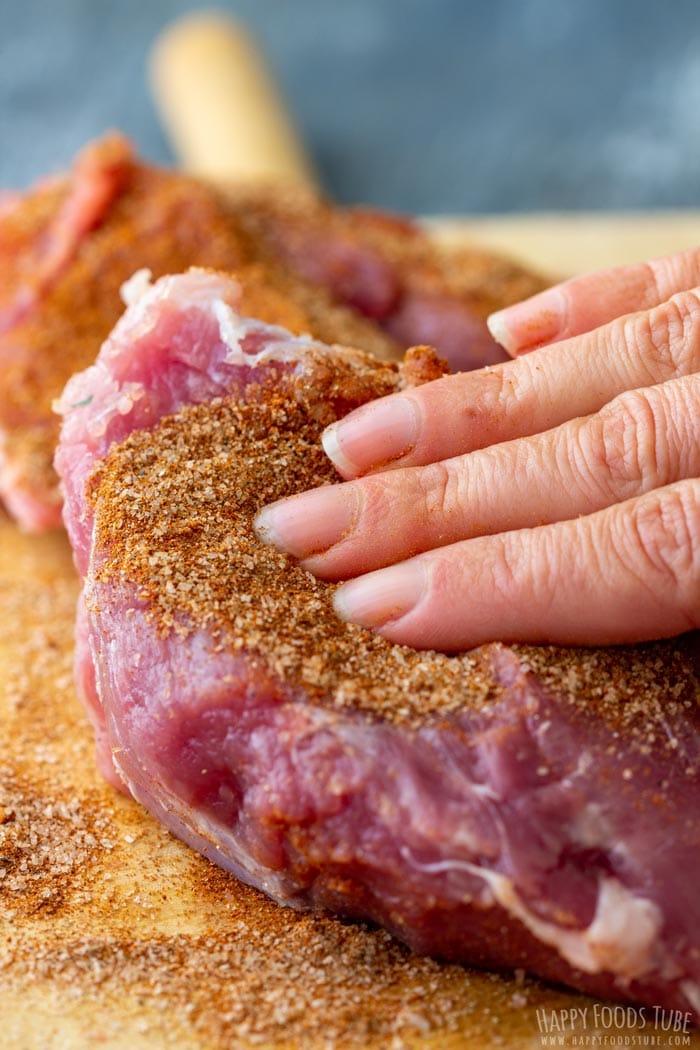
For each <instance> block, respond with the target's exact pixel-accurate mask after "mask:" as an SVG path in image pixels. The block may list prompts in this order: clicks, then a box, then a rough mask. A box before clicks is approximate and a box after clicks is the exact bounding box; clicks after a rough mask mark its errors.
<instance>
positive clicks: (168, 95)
mask: <svg viewBox="0 0 700 1050" xmlns="http://www.w3.org/2000/svg"><path fill="white" fill-rule="evenodd" d="M150 78H151V87H152V91H153V95H154V98H155V102H156V107H157V109H158V112H159V114H160V116H161V119H162V121H163V124H164V126H165V128H166V130H167V132H168V134H169V136H170V139H171V141H172V142H173V144H174V146H175V150H176V152H177V154H178V159H179V160H180V163H181V164H182V166H183V167H184V168H185V169H186V170H187V171H190V172H192V173H193V174H196V175H199V176H203V177H205V178H209V179H213V180H217V181H242V180H248V179H250V180H255V181H257V182H261V181H268V182H269V181H275V182H286V183H288V184H294V185H296V186H302V187H307V188H311V189H313V188H315V187H316V186H317V185H318V180H317V178H316V176H315V174H314V171H313V167H312V164H311V161H310V160H309V157H308V156H307V154H306V151H305V150H304V147H303V146H302V143H301V140H300V138H299V135H298V133H297V131H296V129H295V127H294V125H293V122H292V120H291V117H290V115H289V113H288V111H287V109H286V107H285V105H284V102H283V100H282V97H281V95H280V92H279V91H278V89H277V87H276V85H275V82H274V80H273V77H272V75H271V73H270V71H269V69H268V67H267V65H266V63H265V60H264V58H263V56H262V53H261V51H260V49H259V48H258V47H257V46H256V44H255V42H254V41H253V39H252V37H251V36H250V34H249V33H248V32H246V31H245V30H244V29H243V28H242V27H241V26H240V25H238V24H237V23H235V22H234V21H232V20H231V19H229V18H227V17H226V16H224V15H221V14H211V13H197V14H194V15H189V16H186V17H185V18H183V19H180V20H178V21H177V22H175V23H174V24H172V25H170V26H168V27H167V28H166V29H165V30H164V31H163V32H162V34H161V35H160V37H158V39H157V40H156V43H155V45H154V47H153V51H152V53H151V61H150Z"/></svg>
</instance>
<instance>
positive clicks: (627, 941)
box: [401, 848, 662, 981]
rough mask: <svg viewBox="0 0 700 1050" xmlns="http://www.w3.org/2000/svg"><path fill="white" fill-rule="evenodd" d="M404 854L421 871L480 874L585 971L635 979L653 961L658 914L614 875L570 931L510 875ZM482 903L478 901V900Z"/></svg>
mask: <svg viewBox="0 0 700 1050" xmlns="http://www.w3.org/2000/svg"><path fill="white" fill-rule="evenodd" d="M401 852H402V855H403V856H404V858H405V859H406V860H407V861H408V862H409V863H410V864H412V865H413V866H414V867H416V868H418V869H419V870H421V871H428V872H435V873H446V872H450V871H464V872H468V873H469V874H470V875H474V876H476V877H477V878H480V879H483V881H484V882H485V883H486V884H487V885H488V887H489V889H490V891H491V894H492V896H493V899H494V900H495V901H497V902H498V904H500V905H501V907H502V908H504V909H505V910H506V911H508V912H509V913H510V914H511V915H512V916H513V917H514V918H516V919H519V921H520V922H521V923H522V924H523V926H525V927H527V929H528V930H529V931H530V933H532V934H534V936H535V937H537V939H538V940H540V941H542V942H543V943H544V944H549V945H551V946H552V947H553V948H556V950H557V951H558V952H559V954H560V955H561V956H562V958H563V959H566V961H567V962H568V963H569V964H570V965H571V966H575V967H577V968H578V969H579V970H583V971H584V972H585V973H602V972H604V971H610V972H612V973H615V974H617V975H619V976H620V977H623V978H627V979H628V980H630V981H631V980H635V979H638V978H641V977H643V976H644V975H645V974H647V973H650V972H651V971H652V970H653V969H654V967H655V965H656V962H657V960H656V957H655V951H654V947H655V943H656V940H657V937H658V935H659V932H660V930H661V926H662V919H661V913H660V911H659V909H658V908H657V906H656V905H655V904H654V903H653V902H652V901H650V900H648V899H647V898H646V897H635V896H634V894H632V893H630V891H629V890H628V889H627V888H626V887H625V886H623V885H622V883H621V882H619V881H618V880H617V879H612V878H602V879H601V880H600V883H599V886H598V902H597V905H596V911H595V915H594V916H593V921H592V922H591V924H590V925H589V926H587V927H586V928H585V929H583V930H571V929H566V928H564V927H562V926H558V925H557V924H556V923H553V922H548V921H547V920H546V919H542V918H540V916H538V915H535V914H534V912H532V911H531V910H530V909H529V908H528V907H527V905H526V904H524V903H523V901H522V900H521V898H520V897H519V896H518V894H517V892H516V890H515V888H514V886H513V881H512V879H509V878H507V877H506V876H505V875H501V874H500V873H498V872H494V871H488V870H487V869H486V868H481V867H479V866H478V865H477V864H470V863H469V862H468V861H462V860H445V861H439V862H438V863H436V864H421V863H420V862H418V861H417V860H416V859H415V857H413V856H412V855H411V854H410V851H409V850H407V849H405V848H404V849H402V851H401ZM482 903H483V901H482Z"/></svg>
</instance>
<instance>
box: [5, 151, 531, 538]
mask: <svg viewBox="0 0 700 1050" xmlns="http://www.w3.org/2000/svg"><path fill="white" fill-rule="evenodd" d="M302 201H303V202H304V203H303V204H302V203H301V202H302ZM194 264H196V265H199V266H210V267H213V268H216V269H223V270H229V271H230V270H240V269H241V267H250V266H254V267H256V269H257V281H256V283H259V282H260V281H261V280H264V283H265V284H266V285H267V286H268V287H269V288H270V289H276V290H277V291H278V292H280V293H281V295H282V296H283V298H284V300H285V302H286V303H287V307H286V316H285V318H284V323H285V325H286V327H288V328H290V329H291V330H293V331H294V332H296V333H297V334H301V333H303V332H309V333H310V334H311V335H313V336H314V337H316V338H319V339H322V340H323V341H324V342H346V343H350V344H351V345H353V346H358V347H360V348H361V349H364V350H367V351H370V352H371V353H374V354H377V355H378V356H380V357H385V358H386V357H389V358H391V357H397V356H399V353H400V346H401V345H403V346H408V345H409V344H411V343H417V342H423V341H426V340H430V341H431V342H433V343H434V344H435V345H437V346H438V348H441V347H442V346H444V350H445V353H446V354H448V355H452V358H453V363H454V364H456V365H458V366H459V367H467V366H469V367H474V366H476V365H479V364H482V363H486V362H487V361H489V360H491V359H493V357H494V355H496V356H499V355H500V353H501V351H499V350H498V349H497V348H496V346H495V344H494V343H493V342H492V341H491V340H490V338H489V337H488V335H487V333H486V328H485V324H484V317H485V316H486V313H487V312H488V310H489V309H495V308H497V307H499V306H504V305H505V304H506V303H507V302H512V301H513V300H514V299H516V298H520V297H522V296H524V295H527V294H530V293H531V292H533V291H537V290H538V289H539V288H541V287H542V281H541V280H540V279H538V278H536V277H534V276H531V275H529V274H527V273H526V272H525V271H523V270H522V269H520V268H518V267H516V266H513V265H511V264H509V263H505V262H503V261H502V260H499V259H497V258H495V257H492V256H486V255H484V254H482V253H476V252H475V253H468V252H462V253H449V252H448V253H446V252H441V251H440V250H439V249H437V248H435V247H433V246H432V245H431V243H430V242H429V240H428V239H427V238H426V237H425V236H424V235H422V234H420V233H419V232H418V231H417V230H416V229H415V228H413V227H411V226H410V224H408V223H405V222H398V221H397V220H395V219H389V218H387V217H381V216H376V215H363V214H361V213H348V212H342V211H340V210H337V209H332V208H331V207H329V206H328V205H325V204H323V203H321V202H319V201H318V200H317V199H316V198H314V197H311V196H304V195H301V196H299V197H297V196H294V195H290V194H286V195H285V194H282V193H280V194H278V195H274V194H272V193H271V191H269V190H268V191H267V193H264V192H259V193H255V194H253V193H250V192H248V193H247V194H246V193H243V191H241V192H239V193H234V192H233V191H232V192H231V193H230V194H229V193H226V194H225V193H224V192H223V191H222V190H221V189H217V188H214V187H213V186H208V185H205V184H203V183H200V182H197V181H196V180H194V179H191V178H188V177H186V176H184V175H179V174H175V173H173V172H165V171H159V170H157V169H154V168H150V167H147V166H145V165H143V164H141V163H139V162H138V161H137V159H136V157H135V156H134V153H133V151H132V149H131V147H130V145H129V143H128V142H127V141H126V140H125V139H124V138H123V137H122V136H120V135H116V134H115V135H112V136H108V137H106V138H105V139H103V140H101V141H100V142H97V143H95V144H93V145H91V146H89V147H87V148H86V149H85V150H84V151H83V152H82V153H81V154H80V155H79V156H78V158H77V160H76V162H75V165H74V168H73V171H72V173H71V175H70V176H67V177H63V178H55V179H52V180H46V181H44V182H43V183H42V184H40V185H39V186H38V187H37V188H36V189H35V190H34V191H33V192H31V193H29V194H27V195H25V196H23V197H21V196H15V197H8V198H5V197H3V198H0V385H1V386H2V391H3V396H2V398H1V399H0V499H1V500H4V502H5V504H6V506H7V508H8V510H9V511H10V513H12V514H13V515H14V516H15V517H16V518H17V520H18V521H19V522H20V524H22V525H23V526H24V527H25V528H27V529H31V530H34V531H37V530H40V529H43V528H47V527H50V526H52V525H55V524H57V523H58V522H59V520H60V494H59V491H58V486H57V483H56V477H55V474H54V472H53V469H52V466H51V463H52V459H53V453H54V450H55V445H56V441H57V438H58V429H57V421H56V418H55V416H54V415H53V413H52V411H51V404H52V401H53V399H54V398H56V397H57V396H58V395H59V394H60V392H61V390H62V389H63V387H64V385H65V383H66V382H67V380H68V379H69V377H70V376H71V375H72V374H73V372H75V371H78V370H80V369H83V368H86V367H87V366H88V365H89V364H90V363H92V361H94V359H95V356H96V354H97V351H98V349H99V346H100V344H101V343H102V341H103V340H104V339H105V338H106V336H107V334H108V333H109V331H110V329H111V328H112V326H113V325H114V323H115V322H116V320H117V318H118V317H119V315H120V313H121V311H122V308H123V304H122V302H121V300H120V296H119V290H120V287H121V285H122V283H123V282H125V281H126V280H127V278H130V277H131V275H132V274H133V273H134V272H135V271H137V270H140V269H149V270H150V271H151V273H152V275H153V276H156V277H157V276H160V275H162V274H165V273H176V272H179V271H181V270H183V269H186V268H187V267H188V266H190V265H194ZM460 275H461V276H460ZM267 319H269V320H275V321H276V320H278V318H277V316H272V317H270V318H267Z"/></svg>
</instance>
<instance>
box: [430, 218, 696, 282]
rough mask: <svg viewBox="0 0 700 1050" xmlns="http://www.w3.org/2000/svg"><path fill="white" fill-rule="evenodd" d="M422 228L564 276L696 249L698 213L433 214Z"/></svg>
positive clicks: (456, 242)
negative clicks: (481, 246) (687, 249)
mask: <svg viewBox="0 0 700 1050" xmlns="http://www.w3.org/2000/svg"><path fill="white" fill-rule="evenodd" d="M426 225H427V226H428V227H429V229H430V230H431V231H432V232H433V233H434V234H435V236H436V237H437V238H438V239H439V240H440V241H442V242H443V243H445V244H453V245H460V244H464V243H465V241H474V242H476V243H478V244H482V245H483V246H484V247H485V248H493V249H494V250H496V251H500V252H506V253H507V254H509V255H511V256H513V257H514V258H516V259H519V260H520V261H521V262H525V263H529V264H530V265H532V266H535V267H537V268H538V269H541V270H542V271H543V272H545V273H551V274H562V275H564V276H570V275H573V274H576V273H585V272H586V271H587V270H596V269H601V268H604V267H608V266H623V265H626V264H628V263H635V262H641V261H642V260H644V259H652V258H655V257H656V256H659V255H670V254H672V253H673V252H678V251H683V250H684V249H686V248H693V247H696V246H698V245H700V211H658V212H653V211H652V212H578V213H570V214H560V213H557V212H550V213H541V214H531V215H479V216H470V217H466V216H465V217H460V216H435V217H433V218H431V219H427V220H426Z"/></svg>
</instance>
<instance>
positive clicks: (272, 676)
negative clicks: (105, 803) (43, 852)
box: [57, 272, 700, 1016]
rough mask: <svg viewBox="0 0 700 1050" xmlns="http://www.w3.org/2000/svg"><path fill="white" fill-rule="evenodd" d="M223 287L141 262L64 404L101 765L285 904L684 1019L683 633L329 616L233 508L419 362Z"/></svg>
mask: <svg viewBox="0 0 700 1050" xmlns="http://www.w3.org/2000/svg"><path fill="white" fill-rule="evenodd" d="M247 294H250V292H248V293H247ZM263 294H264V293H263ZM241 295H242V292H241V289H240V287H239V286H238V285H237V283H236V282H235V281H232V280H230V279H227V278H224V277H219V276H216V275H214V274H207V273H202V272H191V273H189V274H187V275H184V276H179V277H168V278H165V279H163V280H161V281H159V282H157V283H156V284H155V286H154V287H152V288H151V289H149V290H147V291H145V292H144V293H143V294H142V296H141V298H140V299H139V300H138V301H137V302H135V303H134V305H132V306H131V308H130V309H129V310H128V311H127V313H126V314H125V316H124V317H123V319H122V320H121V321H120V322H119V324H118V325H117V327H116V329H115V330H114V332H113V334H112V335H111V336H110V338H109V339H108V340H107V342H106V344H105V346H104V347H103V349H102V351H101V353H100V355H99V358H98V360H97V363H96V365H95V366H94V367H92V368H90V369H88V370H87V371H86V372H84V373H83V374H82V375H79V376H76V377H74V378H73V379H72V380H71V381H70V383H69V384H68V386H67V388H66V391H65V393H64V395H63V398H62V402H61V411H62V413H63V430H62V439H61V445H60V448H59V451H58V455H57V466H58V469H59V472H60V474H61V476H62V478H63V482H64V485H65V488H66V503H65V516H66V525H67V528H68V531H69V534H70V537H71V541H72V543H73V546H74V550H75V556H76V561H77V564H78V566H79V568H80V571H81V573H82V574H83V576H84V590H83V604H82V608H81V613H80V616H79V621H78V668H77V670H78V681H79V685H80V687H81V689H82V691H83V693H84V695H85V701H86V704H87V706H88V709H89V711H90V713H91V717H92V720H93V723H94V724H95V727H96V730H97V739H98V746H99V758H100V764H101V768H102V771H103V772H104V773H105V775H106V776H108V777H109V778H110V779H111V780H112V782H113V783H119V782H121V781H123V783H124V784H125V785H126V787H127V788H128V790H129V791H131V793H132V794H133V795H134V797H135V798H137V799H138V800H139V801H141V802H142V803H143V804H144V805H145V806H146V807H147V808H148V809H149V810H150V811H151V813H153V814H154V815H155V816H156V817H158V818H159V819H161V820H163V821H164V822H165V823H166V824H167V825H168V827H169V828H171V830H172V831H173V832H174V833H175V834H176V835H178V836H180V837H181V838H183V839H184V840H185V841H186V842H188V843H190V844H191V845H192V846H193V847H195V848H196V849H198V850H200V851H202V852H203V853H205V854H206V855H207V856H208V857H210V858H211V859H212V860H213V861H215V862H216V863H218V864H221V865H223V866H224V867H226V868H229V869H230V870H231V871H233V872H235V873H236V874H237V875H239V876H240V877H241V878H242V879H244V880H245V881H247V882H250V883H252V884H254V885H256V886H259V887H260V888H261V889H263V890H264V891H265V892H267V893H268V894H270V895H271V896H272V897H274V898H275V899H276V900H278V901H280V902H282V903H285V904H290V905H293V906H296V907H301V908H313V909H317V910H322V909H330V910H331V911H333V912H335V913H339V914H342V915H347V916H354V917H363V918H367V919H371V920H373V921H375V922H378V923H381V924H383V925H384V926H386V927H387V928H388V929H389V930H391V931H392V932H393V933H395V934H396V935H397V936H399V937H400V938H402V939H403V940H405V941H406V942H408V943H409V944H410V945H412V946H413V947H414V948H416V949H417V950H420V951H423V952H428V953H432V954H435V955H437V956H440V957H443V958H448V959H457V960H462V961H464V962H469V963H473V964H477V965H483V966H491V967H505V968H517V967H520V968H525V969H528V970H530V971H532V972H534V973H536V974H539V975H541V976H544V977H546V978H549V979H551V980H554V981H559V982H563V983H565V984H569V985H572V986H573V987H575V988H579V989H582V990H584V991H587V992H589V993H591V994H593V995H596V996H606V997H613V998H618V999H627V1000H630V1001H634V1002H642V1003H648V1004H653V1005H659V1006H664V1007H668V1008H671V1007H673V1008H678V1009H681V1010H690V1011H693V1013H694V1015H695V1016H698V1014H699V1012H700V952H699V951H698V949H699V947H700V894H698V891H697V883H696V872H697V869H698V865H699V864H700V824H699V823H698V816H697V814H698V810H699V807H700V776H699V766H698V762H699V759H700V747H699V742H700V718H699V714H698V706H697V701H698V678H697V676H696V658H695V656H696V645H695V640H694V637H690V636H689V637H688V638H685V639H680V640H674V641H672V642H665V643H660V644H655V645H640V646H633V647H628V648H618V649H609V650H563V649H555V648H552V647H534V646H515V645H500V644H493V645H486V646H483V647H482V648H481V649H479V650H476V651H474V652H470V653H466V654H462V655H458V656H446V655H442V654H438V653H435V652H422V653H421V652H416V651H414V650H411V649H408V648H405V647H402V646H397V645H392V644H390V643H388V642H386V641H384V640H383V639H381V638H379V637H377V636H375V635H373V634H372V633H370V632H368V631H366V630H364V629H362V628H360V627H357V626H354V625H349V624H343V623H341V622H339V621H338V620H337V618H336V617H335V615H334V613H333V610H332V606H331V603H330V595H331V593H332V585H329V584H325V583H322V582H320V581H318V580H316V579H315V578H313V577H312V576H311V575H309V574H308V573H306V572H304V571H303V570H301V569H300V568H298V567H297V566H296V565H295V564H294V563H293V562H292V561H291V560H290V559H288V558H287V557H286V556H284V555H283V554H281V553H279V552H277V551H275V550H273V549H271V548H268V547H266V546H264V545H262V544H261V543H260V542H259V541H258V539H257V537H256V536H255V533H254V531H253V528H252V521H253V517H254V515H255V514H256V512H257V510H258V509H259V508H260V507H261V506H262V505H263V504H265V503H267V502H269V501H270V500H273V499H277V498H279V497H281V496H284V495H287V494H291V493H293V492H295V491H298V490H301V489H304V488H308V487H309V486H312V485H317V484H321V483H324V482H331V481H334V480H336V479H335V476H334V471H333V469H332V467H331V466H330V464H329V463H328V461H327V460H326V459H325V457H324V455H323V453H322V451H321V448H320V444H319V433H320V429H321V427H322V426H323V425H325V424H327V423H328V422H329V421H330V420H332V419H334V418H336V417H337V416H339V415H341V414H342V413H344V412H346V411H347V410H348V409H350V408H352V407H354V406H355V405H357V404H359V403H361V402H363V401H366V400H368V399H370V398H372V397H374V396H378V395H383V394H385V393H387V392H389V391H391V390H392V389H395V388H396V386H397V384H400V383H402V382H406V381H409V382H410V373H411V370H412V368H413V363H412V362H413V360H414V358H415V357H416V355H415V354H409V355H408V358H407V365H406V366H405V367H404V368H403V370H402V369H401V368H400V367H399V366H397V365H395V364H388V363H380V362H378V361H376V360H374V359H372V358H370V357H368V356H366V355H364V354H362V353H360V352H357V351H352V350H346V349H337V348H336V349H331V348H327V347H324V346H322V345H320V344H318V343H315V342H313V341H311V340H309V339H305V338H301V339H299V338H293V337H291V336H290V335H289V334H288V333H287V332H285V331H284V330H282V329H280V328H273V327H269V326H266V325H265V324H262V323H261V322H259V321H256V320H251V319H247V318H246V317H244V316H241V314H240V311H239V303H240V301H241ZM417 356H418V358H419V359H420V362H419V363H420V367H419V368H418V369H416V371H417V372H418V373H419V374H426V373H427V372H429V369H428V368H427V366H426V354H425V352H423V354H422V355H421V354H418V355H417Z"/></svg>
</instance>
